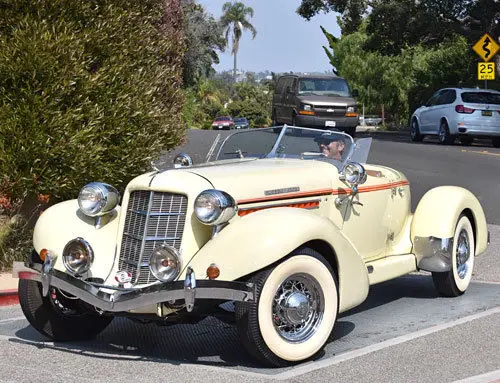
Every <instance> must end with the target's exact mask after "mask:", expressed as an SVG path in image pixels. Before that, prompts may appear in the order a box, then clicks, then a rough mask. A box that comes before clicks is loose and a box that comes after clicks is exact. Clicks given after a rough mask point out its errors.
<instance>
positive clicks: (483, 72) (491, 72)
mask: <svg viewBox="0 0 500 383" xmlns="http://www.w3.org/2000/svg"><path fill="white" fill-rule="evenodd" d="M477 79H478V80H494V79H495V63H494V62H490V63H488V62H482V63H478V64H477Z"/></svg>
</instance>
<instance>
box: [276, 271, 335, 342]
mask: <svg viewBox="0 0 500 383" xmlns="http://www.w3.org/2000/svg"><path fill="white" fill-rule="evenodd" d="M324 309H325V298H324V295H323V292H322V291H321V287H320V286H319V284H318V281H316V280H315V279H314V278H313V277H311V276H310V275H305V274H294V275H292V276H290V277H289V278H287V279H286V280H285V281H283V283H282V284H281V285H280V286H279V288H278V290H277V291H276V295H275V298H274V303H273V310H272V318H273V322H274V327H275V328H276V331H277V332H278V334H279V335H280V336H281V337H283V338H284V339H286V340H288V341H290V342H294V343H298V342H303V341H305V340H307V339H308V338H309V337H310V336H311V335H312V334H314V332H315V330H316V328H317V327H318V325H320V324H321V321H322V320H323V311H324Z"/></svg>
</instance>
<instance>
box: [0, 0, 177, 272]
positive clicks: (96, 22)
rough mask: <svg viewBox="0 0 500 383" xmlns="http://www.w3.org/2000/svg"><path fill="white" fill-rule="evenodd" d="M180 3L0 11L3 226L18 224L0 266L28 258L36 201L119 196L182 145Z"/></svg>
mask: <svg viewBox="0 0 500 383" xmlns="http://www.w3.org/2000/svg"><path fill="white" fill-rule="evenodd" d="M179 3H180V1H179V0H142V1H132V0H29V1H28V0H16V1H13V0H0V46H1V47H2V49H0V217H3V219H4V221H5V220H6V219H7V218H6V217H8V218H9V219H11V218H12V217H13V216H14V215H16V214H18V213H22V215H21V218H20V219H18V220H17V221H16V222H15V223H14V224H9V225H5V224H4V225H3V231H2V233H3V234H2V236H1V238H0V260H1V259H2V258H3V259H4V262H5V259H7V258H8V259H9V260H10V259H11V255H10V254H11V253H12V251H13V250H14V251H16V246H17V247H21V248H22V246H23V245H22V243H24V242H23V241H25V239H26V235H27V234H26V233H27V232H28V231H29V230H28V229H27V228H29V224H30V222H31V221H32V220H30V219H29V217H30V214H31V212H32V211H33V209H34V206H35V205H36V204H37V203H38V202H37V199H38V200H39V201H43V203H46V202H47V200H50V203H54V202H57V201H59V200H63V199H69V198H76V196H77V195H78V190H79V189H80V188H81V187H82V186H83V185H85V184H86V183H88V182H90V181H104V182H107V183H110V184H113V185H114V186H116V187H117V188H118V189H119V190H123V188H124V186H125V185H126V183H127V182H128V181H129V180H130V179H131V178H132V177H134V176H135V175H137V174H140V173H142V172H143V171H145V170H147V169H149V168H150V161H151V159H152V158H154V157H156V156H158V155H159V154H160V152H161V151H163V150H166V149H169V148H172V147H174V146H176V145H177V144H178V143H179V142H180V141H181V139H182V138H183V136H184V134H185V129H186V128H185V125H184V124H183V123H182V120H181V109H182V104H183V102H184V98H183V93H182V90H181V85H182V80H181V72H182V56H183V52H184V48H185V47H184V44H183V43H182V41H183V39H182V33H183V32H182V28H179V22H180V20H181V18H180V4H179ZM13 201H15V203H13ZM19 201H21V202H19ZM30 201H31V202H30ZM33 201H35V202H33ZM23 202H24V204H23ZM9 222H10V221H9ZM16 244H17V245H16ZM17 250H19V249H17ZM1 268H2V263H1V262H0V270H1Z"/></svg>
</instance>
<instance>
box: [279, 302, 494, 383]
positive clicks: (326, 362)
mask: <svg viewBox="0 0 500 383" xmlns="http://www.w3.org/2000/svg"><path fill="white" fill-rule="evenodd" d="M497 313H500V306H499V307H495V308H494V309H490V310H486V311H483V312H481V313H477V314H473V315H469V316H466V317H463V318H460V319H457V320H454V321H452V322H448V323H443V324H440V325H437V326H432V327H429V328H426V329H423V330H420V331H415V332H413V333H410V334H406V335H402V336H398V337H396V338H393V339H388V340H385V341H383V342H379V343H376V344H372V345H370V346H367V347H364V348H361V349H359V350H354V351H349V352H346V353H344V354H341V355H338V356H332V357H330V358H326V359H322V360H319V361H317V362H311V363H307V364H305V365H301V366H298V367H296V368H292V369H291V370H289V371H285V372H282V373H280V374H276V375H274V378H275V379H279V380H286V379H290V378H294V377H297V376H299V375H303V374H306V373H308V372H311V371H315V370H319V369H322V368H325V367H329V366H333V365H335V364H339V363H342V362H345V361H347V360H350V359H354V358H358V357H360V356H363V355H366V354H370V353H372V352H375V351H379V350H382V349H384V348H387V347H391V346H396V345H398V344H401V343H405V342H409V341H411V340H413V339H417V338H420V337H423V336H426V335H429V334H433V333H435V332H438V331H442V330H446V329H448V328H451V327H455V326H458V325H461V324H464V323H468V322H471V321H473V320H476V319H480V318H484V317H487V316H490V315H493V314H497Z"/></svg>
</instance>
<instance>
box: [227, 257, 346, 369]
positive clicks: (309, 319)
mask: <svg viewBox="0 0 500 383" xmlns="http://www.w3.org/2000/svg"><path fill="white" fill-rule="evenodd" d="M251 281H252V282H253V283H255V284H256V294H257V302H255V303H240V304H238V305H237V308H236V319H237V324H238V329H239V331H240V335H241V338H242V341H243V344H244V345H245V346H246V348H247V349H248V351H249V352H250V353H251V354H252V355H254V356H255V357H256V358H258V359H259V360H260V361H262V362H264V363H266V364H268V365H271V366H275V367H280V366H287V365H290V364H292V363H296V362H300V361H303V360H306V359H308V358H311V357H313V356H314V355H315V354H317V353H318V351H320V350H321V349H322V348H323V346H324V345H325V343H326V342H327V341H328V339H329V337H330V334H331V332H332V330H333V326H334V324H335V321H336V318H337V313H338V289H337V279H336V277H335V274H334V272H333V270H332V268H331V267H330V265H329V264H328V263H327V262H326V260H325V259H324V258H323V257H322V256H321V255H320V254H319V253H317V252H316V251H314V250H312V249H309V248H302V249H299V250H296V251H295V252H293V253H292V254H291V255H290V256H289V257H287V258H285V260H283V261H282V262H281V263H279V264H277V265H276V266H274V267H273V268H268V269H266V270H262V271H260V272H258V273H257V274H255V275H254V276H253V277H252V278H251Z"/></svg>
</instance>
